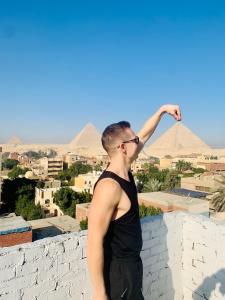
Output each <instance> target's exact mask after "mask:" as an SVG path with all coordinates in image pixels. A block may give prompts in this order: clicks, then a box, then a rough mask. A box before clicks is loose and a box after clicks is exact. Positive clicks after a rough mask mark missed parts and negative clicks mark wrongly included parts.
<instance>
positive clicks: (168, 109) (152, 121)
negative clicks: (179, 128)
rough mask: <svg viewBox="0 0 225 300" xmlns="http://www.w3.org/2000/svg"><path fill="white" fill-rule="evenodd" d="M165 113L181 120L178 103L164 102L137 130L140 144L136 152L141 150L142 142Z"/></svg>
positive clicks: (145, 140)
mask: <svg viewBox="0 0 225 300" xmlns="http://www.w3.org/2000/svg"><path fill="white" fill-rule="evenodd" d="M165 113H168V114H169V115H171V116H173V117H174V119H175V120H176V121H180V120H181V112H180V108H179V106H178V105H173V104H166V105H163V106H161V107H160V109H159V110H158V111H157V112H156V113H155V114H154V115H152V116H151V117H150V118H149V119H148V120H147V122H146V123H145V124H144V126H143V127H142V129H141V130H140V131H139V133H138V136H139V138H140V144H139V147H138V152H140V151H141V150H142V148H143V147H144V144H145V143H146V142H147V141H148V139H149V138H150V137H151V136H152V134H153V133H154V131H155V129H156V127H157V126H158V124H159V122H160V120H161V118H162V116H163V115H164V114H165Z"/></svg>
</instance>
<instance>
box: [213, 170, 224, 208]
mask: <svg viewBox="0 0 225 300" xmlns="http://www.w3.org/2000/svg"><path fill="white" fill-rule="evenodd" d="M216 181H217V182H219V183H220V184H221V186H220V187H219V188H218V189H217V190H216V191H215V192H214V194H213V198H212V205H213V207H214V208H215V210H216V211H217V212H224V211H225V175H221V179H220V180H218V179H216Z"/></svg>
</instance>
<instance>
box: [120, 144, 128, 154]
mask: <svg viewBox="0 0 225 300" xmlns="http://www.w3.org/2000/svg"><path fill="white" fill-rule="evenodd" d="M120 148H121V150H122V152H123V153H127V149H126V146H125V144H121V145H120Z"/></svg>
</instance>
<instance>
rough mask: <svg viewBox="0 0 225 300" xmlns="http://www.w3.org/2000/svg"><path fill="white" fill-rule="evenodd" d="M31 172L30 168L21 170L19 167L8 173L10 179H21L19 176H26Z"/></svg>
mask: <svg viewBox="0 0 225 300" xmlns="http://www.w3.org/2000/svg"><path fill="white" fill-rule="evenodd" d="M27 171H29V169H28V168H25V169H21V168H20V167H18V166H15V167H13V169H12V171H10V172H9V173H8V176H9V178H10V179H15V178H16V177H19V175H24V174H26V172H27Z"/></svg>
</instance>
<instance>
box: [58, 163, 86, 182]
mask: <svg viewBox="0 0 225 300" xmlns="http://www.w3.org/2000/svg"><path fill="white" fill-rule="evenodd" d="M90 171H92V167H91V166H90V165H88V164H84V163H83V162H81V161H76V162H75V163H74V164H72V166H70V167H69V169H67V170H63V171H61V172H59V174H58V175H57V176H56V178H57V179H59V180H61V181H62V182H63V181H70V180H71V179H72V178H74V177H77V176H78V175H79V174H86V173H88V172H90Z"/></svg>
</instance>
